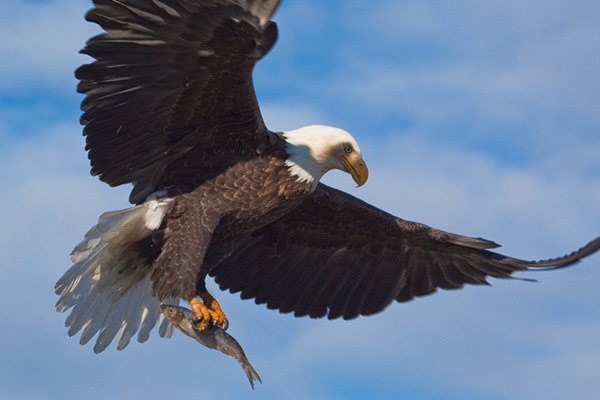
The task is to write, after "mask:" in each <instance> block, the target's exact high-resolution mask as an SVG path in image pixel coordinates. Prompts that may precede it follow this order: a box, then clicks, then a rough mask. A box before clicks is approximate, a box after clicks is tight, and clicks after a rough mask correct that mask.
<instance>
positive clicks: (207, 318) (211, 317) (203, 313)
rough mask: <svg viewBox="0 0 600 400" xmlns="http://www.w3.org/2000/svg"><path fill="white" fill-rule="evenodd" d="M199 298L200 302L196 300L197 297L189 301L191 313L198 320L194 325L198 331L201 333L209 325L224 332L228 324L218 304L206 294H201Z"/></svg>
mask: <svg viewBox="0 0 600 400" xmlns="http://www.w3.org/2000/svg"><path fill="white" fill-rule="evenodd" d="M199 296H200V297H201V298H202V302H201V301H200V300H198V298H197V297H194V298H192V299H190V306H191V308H192V312H193V313H194V314H195V315H196V319H197V320H198V322H197V323H196V326H197V327H198V329H199V330H201V331H202V330H204V329H206V328H207V327H208V325H209V324H213V325H216V326H218V327H219V328H221V329H223V330H226V329H227V327H228V325H229V324H228V322H227V317H226V316H225V313H224V312H223V310H222V309H221V306H220V305H219V302H218V301H217V300H216V299H215V298H214V297H212V296H211V295H210V293H208V292H202V293H200V294H199Z"/></svg>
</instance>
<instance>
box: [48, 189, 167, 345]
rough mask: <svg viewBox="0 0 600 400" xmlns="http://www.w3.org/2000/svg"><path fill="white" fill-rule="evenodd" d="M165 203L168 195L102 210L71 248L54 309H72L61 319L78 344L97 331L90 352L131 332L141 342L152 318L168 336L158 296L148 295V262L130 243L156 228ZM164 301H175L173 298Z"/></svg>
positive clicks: (126, 339) (122, 339) (121, 342)
mask: <svg viewBox="0 0 600 400" xmlns="http://www.w3.org/2000/svg"><path fill="white" fill-rule="evenodd" d="M170 203H171V202H170V200H169V199H163V200H159V199H153V200H149V201H147V202H145V203H143V204H141V205H138V206H134V207H130V208H127V209H123V210H117V211H109V212H106V213H104V214H102V215H101V216H100V219H99V220H98V224H97V225H96V226H94V227H92V228H91V229H90V230H89V231H88V232H87V233H86V235H85V238H84V240H83V241H82V242H81V243H79V244H78V245H77V246H76V247H75V249H74V250H73V252H72V253H71V260H72V261H73V266H72V267H71V268H70V269H69V270H68V271H67V272H65V274H64V275H63V276H62V277H61V278H60V279H59V280H58V282H57V283H56V286H55V291H56V294H58V295H59V296H60V298H59V300H58V302H57V303H56V309H57V310H58V311H60V312H62V311H66V310H68V309H71V314H70V315H69V316H68V317H67V319H66V323H65V324H66V326H68V327H69V335H71V336H72V335H75V334H76V333H77V332H79V331H82V333H81V339H80V343H81V344H85V343H87V342H88V341H90V340H91V339H92V337H94V336H95V335H96V334H98V338H97V339H96V344H95V346H94V351H95V352H101V351H102V350H104V349H105V348H106V347H107V346H108V345H109V344H110V343H111V342H112V340H113V339H114V338H115V337H118V338H119V342H118V345H117V348H118V349H119V350H121V349H123V348H125V347H126V346H127V345H128V344H129V341H130V339H131V337H132V336H133V335H135V333H136V332H137V333H138V340H139V341H140V342H144V341H146V340H147V339H148V337H149V334H150V331H151V330H152V329H153V328H154V326H155V325H156V323H157V322H158V323H159V334H160V335H161V336H165V337H170V336H171V335H172V333H173V328H172V326H171V325H170V324H169V322H168V321H167V320H166V319H165V318H164V316H163V314H162V313H161V312H160V302H159V300H158V299H156V298H155V297H153V296H152V281H151V279H150V272H151V269H150V267H151V266H150V261H149V260H148V259H146V258H144V257H142V256H141V255H140V253H139V252H138V251H137V250H136V249H135V246H134V245H135V244H136V243H138V242H139V241H140V240H142V239H144V238H146V237H148V236H150V235H151V234H152V233H153V232H155V231H156V230H157V229H159V228H160V226H161V222H162V220H163V218H164V216H165V214H166V212H167V211H168V209H169V208H170V206H171V204H170ZM164 301H165V300H163V302H164ZM167 302H169V303H173V304H177V303H178V300H172V299H171V300H167Z"/></svg>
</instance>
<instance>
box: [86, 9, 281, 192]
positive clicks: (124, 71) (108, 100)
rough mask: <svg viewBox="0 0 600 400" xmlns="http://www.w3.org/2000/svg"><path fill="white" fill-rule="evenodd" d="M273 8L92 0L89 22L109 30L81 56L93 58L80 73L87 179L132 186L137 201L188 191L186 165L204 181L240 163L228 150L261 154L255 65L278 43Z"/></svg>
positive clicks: (261, 127) (263, 130) (264, 134)
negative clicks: (168, 190) (173, 189)
mask: <svg viewBox="0 0 600 400" xmlns="http://www.w3.org/2000/svg"><path fill="white" fill-rule="evenodd" d="M278 3H279V2H278V1H277V0H263V1H250V0H237V1H235V0H210V1H188V0H149V1H144V2H141V1H135V0H120V1H114V0H95V1H94V5H95V8H94V9H92V10H90V11H89V12H88V14H87V16H86V19H87V20H88V21H91V22H96V23H98V24H99V25H100V26H101V27H102V28H104V30H105V31H106V33H103V34H100V35H98V36H95V37H93V38H92V39H90V40H89V41H88V43H87V45H86V47H85V49H83V50H82V52H83V53H85V54H88V55H90V56H92V57H93V58H94V59H95V60H96V61H94V62H93V63H91V64H87V65H83V66H82V67H80V68H79V69H78V70H77V71H76V76H77V78H78V79H80V83H79V86H78V91H79V92H80V93H83V94H85V95H86V98H85V99H84V101H83V102H82V106H81V107H82V110H83V112H84V113H83V115H82V117H81V122H82V123H83V124H84V125H85V128H84V135H85V136H86V140H87V146H86V148H87V150H88V151H89V154H88V155H89V158H90V161H91V166H92V174H94V175H98V176H99V177H100V179H101V180H103V181H104V182H106V183H108V184H110V185H112V186H116V185H120V184H123V183H128V182H132V183H133V184H134V189H133V192H132V194H131V197H130V201H132V202H133V203H139V202H141V201H143V200H144V199H145V197H146V196H147V195H148V194H149V193H151V192H153V191H154V190H156V189H160V188H163V187H167V186H170V185H179V186H183V185H189V184H190V181H193V178H191V177H190V175H189V173H181V170H182V169H185V168H188V169H189V167H190V166H189V165H188V164H187V162H188V161H189V160H194V161H193V162H194V165H193V166H192V168H195V169H197V170H204V171H203V173H204V174H205V175H206V174H210V171H209V172H206V171H205V170H206V169H214V170H215V173H216V172H218V170H219V169H222V168H225V167H226V166H227V165H228V163H229V162H233V160H237V159H239V155H230V156H228V153H227V152H226V151H224V149H228V148H230V147H231V148H239V149H244V150H246V151H247V148H245V146H244V143H249V144H250V145H251V146H252V148H253V150H258V151H260V143H261V140H262V141H265V140H266V141H268V140H269V138H268V135H269V134H268V131H267V129H266V128H265V126H264V123H263V120H262V117H261V115H260V110H259V107H258V104H257V101H256V95H255V93H254V87H253V84H252V68H253V67H254V64H255V63H256V61H257V60H258V59H260V58H261V57H263V56H264V55H265V54H266V53H267V52H268V51H269V50H270V49H271V47H272V46H273V44H274V43H275V40H276V38H277V27H276V25H275V24H274V23H272V22H270V21H269V18H270V17H271V15H272V14H273V12H274V11H275V9H276V8H277V5H278ZM257 136H262V137H257ZM199 152H202V154H203V156H202V157H198V153H199ZM211 154H213V155H214V156H213V157H211ZM180 181H181V182H180Z"/></svg>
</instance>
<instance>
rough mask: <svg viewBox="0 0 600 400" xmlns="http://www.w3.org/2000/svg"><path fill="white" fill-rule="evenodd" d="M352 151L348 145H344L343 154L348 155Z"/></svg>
mask: <svg viewBox="0 0 600 400" xmlns="http://www.w3.org/2000/svg"><path fill="white" fill-rule="evenodd" d="M353 150H354V149H353V148H352V146H350V145H349V144H346V145H344V153H346V154H350V153H352V151H353Z"/></svg>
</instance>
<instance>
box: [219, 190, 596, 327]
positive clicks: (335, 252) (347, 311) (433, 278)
mask: <svg viewBox="0 0 600 400" xmlns="http://www.w3.org/2000/svg"><path fill="white" fill-rule="evenodd" d="M495 247H498V245H497V244H495V243H494V242H490V241H488V240H484V239H476V238H470V237H465V236H460V235H456V234H452V233H448V232H443V231H440V230H437V229H433V228H430V227H428V226H426V225H423V224H419V223H414V222H410V221H405V220H402V219H400V218H397V217H394V216H393V215H390V214H387V213H385V212H383V211H381V210H379V209H377V208H375V207H373V206H371V205H369V204H367V203H365V202H363V201H361V200H358V199H356V198H354V197H352V196H350V195H348V194H346V193H344V192H341V191H338V190H335V189H332V188H330V187H327V186H325V185H323V184H319V186H318V187H317V189H316V190H315V192H314V194H313V195H311V196H310V197H309V198H308V199H307V200H305V201H304V203H303V204H302V205H301V206H299V207H298V208H297V209H295V210H294V211H292V212H291V213H290V214H289V215H287V216H285V217H283V218H282V219H280V220H278V221H276V222H274V223H272V224H270V225H268V226H266V227H264V228H262V229H259V230H258V231H256V232H255V233H254V234H253V235H251V236H249V237H247V238H246V239H245V240H244V241H243V242H242V243H241V244H240V246H239V247H238V248H237V250H236V251H235V252H234V253H233V254H232V256H231V257H229V258H227V259H226V260H225V261H223V262H221V263H220V264H218V265H217V266H216V267H215V268H214V269H213V270H212V271H211V272H210V274H211V275H213V276H214V277H215V280H216V282H217V283H218V284H219V285H220V287H221V288H222V289H229V290H230V291H232V292H241V296H242V298H254V299H255V300H256V302H257V303H266V304H267V307H268V308H272V309H279V310H280V311H282V312H292V311H293V312H294V314H295V315H297V316H301V315H310V316H311V317H323V316H327V317H329V318H338V317H343V318H345V319H350V318H354V317H356V316H358V315H368V314H373V313H376V312H378V311H381V310H382V309H383V308H384V307H385V306H387V305H388V304H389V303H390V302H392V301H393V300H396V301H407V300H410V299H412V298H413V297H415V296H423V295H426V294H429V293H432V292H434V291H435V290H436V289H437V288H443V289H456V288H460V287H462V286H463V285H464V284H465V283H471V284H487V281H486V277H487V276H491V277H496V278H508V277H510V276H511V274H512V273H513V272H515V271H520V270H527V269H530V268H557V267H563V266H567V265H570V264H572V263H575V262H577V261H578V260H579V259H581V258H582V257H585V256H587V255H589V254H591V253H593V252H595V251H597V250H598V249H600V238H597V239H595V240H594V241H592V242H590V243H589V244H588V245H586V246H585V247H583V248H581V249H580V250H578V251H576V252H574V253H572V254H570V255H568V256H564V257H560V258H556V259H552V260H546V261H524V260H519V259H515V258H511V257H506V256H503V255H501V254H498V253H495V252H492V251H489V250H488V249H490V248H495Z"/></svg>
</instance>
